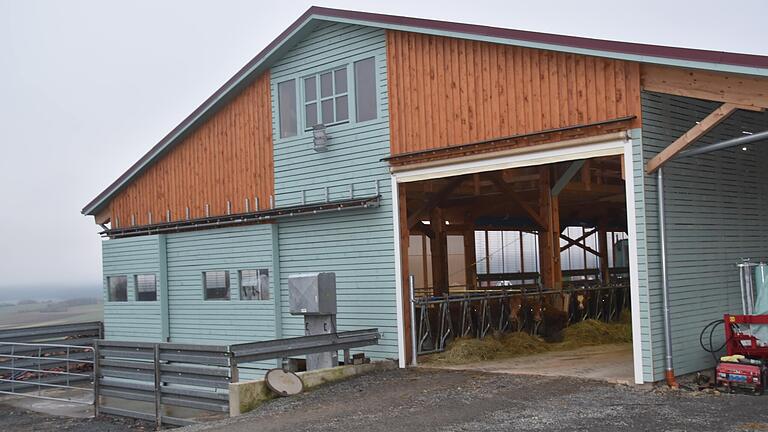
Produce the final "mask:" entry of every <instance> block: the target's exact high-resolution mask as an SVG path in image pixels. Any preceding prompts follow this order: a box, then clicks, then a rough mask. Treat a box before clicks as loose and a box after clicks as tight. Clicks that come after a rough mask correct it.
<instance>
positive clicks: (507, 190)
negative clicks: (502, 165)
mask: <svg viewBox="0 0 768 432" xmlns="http://www.w3.org/2000/svg"><path fill="white" fill-rule="evenodd" d="M489 178H490V180H491V181H492V182H493V184H494V185H496V187H497V188H498V189H499V190H500V191H501V192H503V193H504V195H505V196H506V197H507V198H509V199H511V200H512V201H513V202H514V203H515V204H517V205H518V206H520V208H522V209H523V211H524V212H525V214H527V215H528V217H530V218H531V220H532V221H533V223H535V224H536V225H538V226H539V228H541V229H542V230H545V231H548V228H547V227H548V225H549V224H548V223H547V221H546V219H545V218H543V217H542V216H541V215H540V214H539V213H538V212H537V211H536V210H534V208H533V207H531V206H530V205H529V204H528V203H526V202H525V201H523V200H521V199H520V198H519V197H518V196H517V192H515V191H514V190H513V189H512V188H511V187H509V185H508V184H507V183H505V182H504V180H503V179H501V178H500V177H499V176H498V175H497V174H491V175H489ZM547 194H549V188H547Z"/></svg>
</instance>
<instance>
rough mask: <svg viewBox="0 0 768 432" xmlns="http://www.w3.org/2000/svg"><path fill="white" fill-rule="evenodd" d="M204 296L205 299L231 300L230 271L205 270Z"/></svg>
mask: <svg viewBox="0 0 768 432" xmlns="http://www.w3.org/2000/svg"><path fill="white" fill-rule="evenodd" d="M203 298H204V299H205V300H229V272H228V271H207V272H203Z"/></svg>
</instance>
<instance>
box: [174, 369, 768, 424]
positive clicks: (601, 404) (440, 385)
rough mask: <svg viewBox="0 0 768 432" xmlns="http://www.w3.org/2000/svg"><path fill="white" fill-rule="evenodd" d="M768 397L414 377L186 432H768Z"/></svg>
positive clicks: (309, 397)
mask: <svg viewBox="0 0 768 432" xmlns="http://www.w3.org/2000/svg"><path fill="white" fill-rule="evenodd" d="M766 402H768V396H763V397H757V396H748V395H712V394H705V393H701V392H684V391H669V390H660V389H652V388H640V387H630V386H626V385H620V384H609V383H605V382H599V381H587V380H578V379H571V378H558V377H538V376H519V375H506V374H490V373H482V372H470V371H449V370H427V369H407V370H393V371H387V372H380V373H376V374H371V375H365V376H360V377H356V378H352V379H350V380H347V381H342V382H338V383H334V384H330V385H327V386H324V387H321V388H319V389H317V390H315V391H312V392H308V393H305V394H302V395H300V396H298V397H293V398H284V399H278V400H274V401H271V402H269V403H267V404H265V405H263V406H261V407H260V408H259V409H257V410H255V411H253V412H251V413H248V414H246V415H244V416H241V417H238V418H234V419H229V420H225V421H222V422H217V423H210V424H205V425H196V426H191V427H187V428H185V429H183V430H184V431H185V432H193V431H206V432H225V431H226V432H244V431H260V432H262V431H329V430H360V431H366V432H373V431H387V432H393V431H401V430H418V431H445V432H449V431H477V430H488V431H515V430H520V431H528V430H542V431H618V430H626V431H650V430H668V431H696V432H702V431H745V430H759V431H768V410H766V406H768V405H766Z"/></svg>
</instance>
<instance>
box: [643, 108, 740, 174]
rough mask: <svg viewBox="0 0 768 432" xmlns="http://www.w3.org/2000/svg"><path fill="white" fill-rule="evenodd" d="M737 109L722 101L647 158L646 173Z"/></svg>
mask: <svg viewBox="0 0 768 432" xmlns="http://www.w3.org/2000/svg"><path fill="white" fill-rule="evenodd" d="M737 109H739V106H738V105H735V104H732V103H724V104H722V105H720V107H718V108H717V109H716V110H714V111H712V112H711V113H710V114H709V115H708V116H706V117H704V119H703V120H701V121H700V122H699V123H697V124H696V125H694V126H693V127H692V128H691V129H690V130H688V132H686V133H684V134H683V135H682V136H681V137H680V138H678V139H676V140H675V142H673V143H672V144H670V145H668V146H667V147H666V148H665V149H664V150H662V151H661V153H659V154H657V155H656V156H654V157H653V158H652V159H651V160H649V161H648V165H647V166H646V168H645V171H646V172H647V173H648V174H651V173H653V172H654V171H656V170H657V169H659V167H660V166H662V165H663V164H665V163H666V162H667V161H669V160H670V159H672V158H673V157H675V156H676V155H677V154H678V153H680V152H681V151H683V150H684V149H685V148H686V147H688V146H689V145H691V144H693V143H694V142H695V141H696V140H698V139H699V138H701V137H703V136H704V135H706V133H707V132H709V131H710V130H712V128H714V127H715V126H717V125H718V124H720V123H721V122H722V121H723V120H725V119H727V118H728V117H729V116H730V115H731V114H733V113H734V112H735V111H736V110H737Z"/></svg>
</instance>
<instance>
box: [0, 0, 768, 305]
mask: <svg viewBox="0 0 768 432" xmlns="http://www.w3.org/2000/svg"><path fill="white" fill-rule="evenodd" d="M313 3H314V4H317V5H321V6H328V7H338V8H346V9H357V10H365V11H370V12H383V13H391V14H398V15H409V16H416V17H424V18H434V19H444V20H452V21H462V22H470V23H478V24H487V25H494V26H500V27H510V28H517V29H525V30H535V31H542V32H550V33H561V34H569V35H578V36H588V37H596V38H606V39H616V40H624V41H632V42H645V43H652V44H664V45H674V46H682V47H691V48H704V49H713V50H723V51H736V52H745V53H753V54H763V55H768V44H766V41H768V26H766V25H765V17H767V16H768V2H766V1H764V0H742V1H738V2H723V1H703V0H698V1H689V2H682V1H670V0H664V1H658V0H646V1H643V2H605V1H587V0H578V1H573V0H566V1H555V2H548V1H541V0H540V1H525V2H515V1H509V0H507V1H482V0H474V1H471V2H467V1H449V0H437V1H414V0H407V1H402V0H389V1H386V2H379V1H360V0H358V1H320V0H318V1H315V2H305V1H290V0H282V1H279V2H269V3H267V2H264V1H258V2H257V1H188V0H185V1H130V2H127V1H124V2H107V1H103V0H102V1H72V0H68V1H55V0H51V1H33V0H16V1H13V0H0V146H1V147H0V148H1V149H2V152H0V203H1V204H0V294H2V291H3V290H5V291H6V292H9V291H10V289H11V288H14V287H16V288H18V287H32V286H41V285H45V286H49V287H62V288H68V289H69V288H70V287H75V286H89V287H96V286H98V285H100V283H101V257H100V256H101V248H100V243H101V240H100V238H99V236H98V235H97V232H98V231H99V229H98V227H97V226H96V225H94V223H93V219H92V218H90V217H88V218H86V217H85V216H82V215H81V214H80V209H81V208H82V207H83V205H84V204H86V203H87V202H88V201H89V200H90V199H91V198H93V197H94V196H95V195H96V194H98V193H99V192H100V191H101V190H102V189H104V188H105V187H106V186H107V185H108V184H109V183H111V182H112V181H113V180H114V179H115V178H116V177H117V176H118V175H120V174H121V173H122V172H123V171H125V170H126V169H127V168H128V167H129V166H130V165H131V164H133V163H134V162H135V161H136V160H137V159H138V158H139V157H141V155H142V154H144V153H145V152H146V151H147V150H148V149H149V148H150V147H151V146H152V145H154V144H155V143H156V142H157V141H158V140H159V139H160V138H162V137H163V136H164V135H165V134H166V133H167V132H168V131H170V130H171V129H172V128H173V127H174V126H176V125H177V124H178V123H179V122H180V121H181V120H182V119H183V118H184V117H185V116H186V115H188V114H189V113H190V112H191V111H192V110H193V109H194V108H196V107H197V106H198V105H199V104H200V103H201V102H202V101H203V100H204V99H205V98H206V97H208V96H209V95H210V94H211V93H213V91H214V90H216V89H217V88H218V87H219V86H220V85H221V84H222V83H223V82H224V81H226V80H227V79H228V78H229V77H230V76H231V75H232V74H234V73H235V72H236V71H237V70H238V69H239V68H240V67H241V66H242V65H243V64H245V63H246V62H247V61H248V60H249V59H250V58H252V57H253V56H254V55H256V53H258V52H259V51H260V50H261V49H262V48H263V47H264V46H265V45H266V44H267V43H269V42H270V41H271V40H272V39H273V38H274V37H275V36H277V35H278V34H279V33H280V32H281V31H282V30H284V29H285V28H286V27H287V26H288V25H289V24H290V23H291V22H292V21H293V20H295V19H296V18H297V17H298V16H299V15H300V14H301V13H303V12H304V11H305V10H306V9H307V8H308V7H309V6H310V5H311V4H313ZM266 5H269V6H268V7H267V6H266ZM736 5H738V7H735V6H736ZM730 6H734V7H730Z"/></svg>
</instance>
